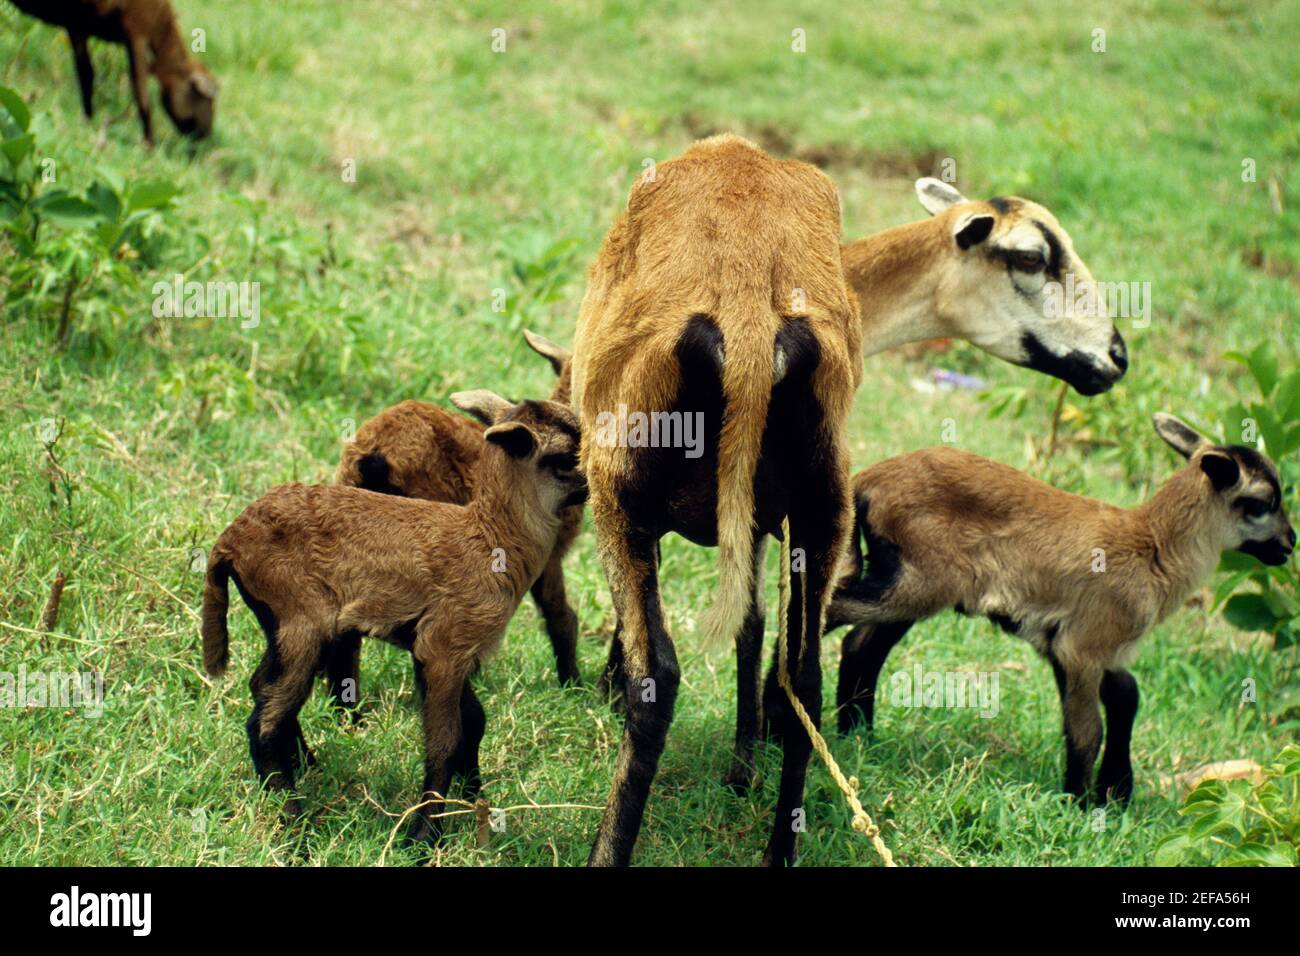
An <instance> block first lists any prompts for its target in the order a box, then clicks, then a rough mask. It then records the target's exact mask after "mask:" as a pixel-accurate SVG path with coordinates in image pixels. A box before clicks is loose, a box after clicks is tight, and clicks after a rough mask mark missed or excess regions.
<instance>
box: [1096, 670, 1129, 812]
mask: <svg viewBox="0 0 1300 956" xmlns="http://www.w3.org/2000/svg"><path fill="white" fill-rule="evenodd" d="M1101 704H1102V707H1104V708H1105V710H1106V743H1105V748H1104V749H1103V750H1102V755H1101V769H1100V770H1098V771H1097V799H1098V800H1099V801H1100V802H1102V803H1105V802H1106V801H1107V800H1114V801H1115V802H1116V803H1118V804H1120V806H1126V805H1127V804H1128V802H1129V798H1130V797H1132V796H1133V763H1132V760H1131V759H1130V758H1129V743H1130V741H1131V740H1132V738H1133V720H1134V718H1136V717H1137V711H1138V684H1137V679H1136V678H1134V676H1133V675H1132V674H1130V673H1129V672H1128V671H1126V670H1124V669H1123V668H1118V669H1116V670H1113V671H1107V672H1106V673H1105V675H1104V676H1103V677H1102V679H1101Z"/></svg>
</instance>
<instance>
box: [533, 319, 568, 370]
mask: <svg viewBox="0 0 1300 956" xmlns="http://www.w3.org/2000/svg"><path fill="white" fill-rule="evenodd" d="M524 341H525V342H527V343H528V347H529V348H530V349H532V350H533V351H534V352H536V353H537V354H538V355H540V356H541V357H542V358H544V359H546V360H547V361H548V362H550V363H551V368H552V369H553V370H554V371H555V374H556V375H559V374H560V372H561V371H563V369H564V363H565V362H567V361H568V360H569V359H571V358H573V353H572V352H570V351H569V350H568V349H566V348H565V347H564V346H562V345H557V344H556V343H554V342H552V341H551V340H550V339H548V338H547V337H546V336H544V335H538V334H537V333H536V332H530V331H529V330H528V329H524Z"/></svg>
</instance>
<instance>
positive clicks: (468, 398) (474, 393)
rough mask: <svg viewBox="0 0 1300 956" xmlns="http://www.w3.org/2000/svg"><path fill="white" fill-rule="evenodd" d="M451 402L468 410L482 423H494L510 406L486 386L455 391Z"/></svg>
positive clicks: (463, 410)
mask: <svg viewBox="0 0 1300 956" xmlns="http://www.w3.org/2000/svg"><path fill="white" fill-rule="evenodd" d="M451 403H452V404H453V405H455V406H456V407H457V408H459V409H460V410H461V411H462V412H469V414H471V415H473V416H474V417H475V418H477V419H478V420H479V421H481V422H482V423H483V424H484V425H493V424H495V423H496V420H497V419H498V418H500V417H501V416H502V415H504V414H505V413H506V411H507V410H508V409H509V408H510V407H511V405H510V403H509V402H507V401H506V400H505V399H504V398H502V397H501V396H500V395H498V394H497V393H496V392H490V391H488V390H487V389H486V388H476V389H472V390H470V391H468V392H456V393H455V394H454V395H452V396H451Z"/></svg>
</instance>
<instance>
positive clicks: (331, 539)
mask: <svg viewBox="0 0 1300 956" xmlns="http://www.w3.org/2000/svg"><path fill="white" fill-rule="evenodd" d="M452 401H453V402H454V403H455V404H456V405H457V406H458V407H460V408H462V409H464V410H466V411H469V412H471V413H472V414H474V415H476V416H478V417H479V418H482V419H485V420H491V421H492V422H493V424H492V426H491V427H490V428H488V429H487V431H485V432H484V433H483V438H484V442H485V448H484V450H483V453H482V454H481V456H480V459H479V464H478V473H477V474H476V476H475V480H474V487H475V495H474V498H473V499H472V500H471V501H470V502H469V503H468V504H466V505H454V504H447V503H444V502H433V501H422V500H420V499H418V498H399V497H395V496H393V495H382V494H377V493H375V492H373V491H365V490H363V489H360V488H349V487H345V486H341V485H316V486H312V485H302V484H296V483H295V484H288V485H281V486H279V487H278V488H275V489H273V490H271V491H270V492H268V493H267V494H266V495H264V496H262V497H261V498H259V499H257V500H256V501H254V502H253V503H252V504H251V505H249V506H248V507H247V508H245V509H244V511H243V512H242V513H241V514H240V515H239V517H237V518H236V519H235V520H234V521H233V522H232V523H231V524H230V527H228V528H227V529H226V530H225V531H224V532H222V534H221V536H220V537H219V538H218V539H217V543H216V545H215V546H214V547H213V549H212V553H211V555H210V556H209V558H208V570H207V579H206V581H205V584H204V589H203V615H202V633H203V664H204V667H205V668H206V669H207V671H208V673H209V674H212V675H214V676H215V675H219V674H221V673H223V672H224V670H225V668H226V663H227V658H228V642H229V638H228V635H227V630H226V613H227V608H228V594H227V591H228V582H229V581H231V580H233V581H234V582H235V586H236V587H237V588H238V589H239V593H240V594H241V595H242V596H243V598H244V602H245V603H246V604H247V605H248V606H249V607H250V608H251V609H252V610H253V612H254V614H256V615H257V620H258V623H259V624H261V626H262V629H263V630H264V631H265V632H266V653H265V655H264V656H263V657H262V662H261V664H259V665H258V667H257V670H256V672H255V673H254V674H253V677H252V679H251V680H250V681H249V688H250V689H251V690H252V692H253V699H254V707H253V712H252V714H251V716H250V717H249V718H248V724H247V729H248V743H249V749H250V751H251V753H252V757H253V765H254V767H255V768H256V770H257V773H258V775H259V777H260V778H261V779H262V781H263V782H264V784H265V785H266V786H267V788H268V789H274V790H292V789H293V777H294V770H295V769H296V767H297V765H298V763H299V759H300V758H299V747H300V746H301V747H302V752H303V755H304V758H305V759H306V760H307V762H308V763H310V762H311V759H312V758H311V754H310V751H308V750H307V748H306V742H305V740H304V739H303V734H302V727H301V726H300V725H299V723H298V711H299V709H300V708H301V707H302V705H303V702H304V701H305V700H306V699H307V695H308V694H309V693H310V692H311V685H312V680H313V678H314V676H315V675H316V674H317V673H318V672H320V671H321V670H322V669H323V668H326V667H328V666H329V662H330V661H331V659H332V657H333V655H332V651H333V649H334V648H335V647H337V646H338V645H339V642H340V641H342V642H350V641H351V640H352V636H353V635H355V634H363V635H365V636H368V637H375V638H379V639H381V640H385V641H388V642H390V643H393V644H396V645H398V646H399V647H403V648H406V649H407V650H409V651H410V652H411V657H412V658H413V660H414V662H415V678H416V685H417V686H418V687H419V689H420V698H421V704H422V710H423V718H424V749H425V772H424V785H423V787H422V788H421V798H420V800H421V802H422V803H424V806H423V807H422V808H421V809H420V810H419V811H418V816H417V817H416V819H415V820H414V822H413V823H412V826H411V830H410V833H409V836H410V837H411V838H412V839H417V840H428V841H431V842H432V841H435V840H436V839H437V838H438V836H439V835H440V832H441V822H440V820H439V819H438V814H439V813H440V812H441V810H442V800H443V799H444V798H445V797H446V794H447V787H448V784H449V783H450V779H451V775H452V774H453V773H462V774H464V775H466V777H467V789H469V790H470V791H471V792H473V791H475V790H477V787H478V749H479V742H480V740H481V739H482V736H483V729H484V725H485V718H484V715H483V708H482V706H481V705H480V704H479V702H478V698H477V697H476V696H475V694H474V690H473V688H472V687H470V685H469V683H468V677H469V675H470V673H471V672H472V671H473V669H474V668H475V667H476V666H477V664H478V662H479V661H480V660H481V659H482V658H483V657H484V656H486V655H488V654H490V653H491V652H492V651H494V650H495V649H496V647H497V646H498V645H499V643H500V642H501V638H502V637H503V635H504V634H505V632H506V627H507V625H509V623H510V619H511V617H513V616H514V613H515V609H516V608H518V606H519V602H520V600H521V599H522V598H523V596H524V594H525V592H526V591H527V590H528V588H529V586H530V585H531V584H532V583H533V581H535V580H536V579H537V575H538V574H540V573H541V571H542V568H543V567H544V566H545V565H546V562H547V561H548V560H549V559H550V556H551V555H552V554H553V553H554V551H555V541H556V538H557V537H558V536H559V534H560V530H561V528H562V527H563V526H564V517H563V514H564V510H565V509H566V508H571V507H573V506H574V505H576V504H579V503H580V502H581V501H582V499H583V498H584V497H585V494H586V482H585V480H584V478H583V476H582V473H581V472H580V471H579V470H578V422H577V417H576V416H575V415H574V414H573V412H572V411H571V410H570V409H569V407H568V406H567V405H561V404H557V403H555V402H524V403H523V404H520V405H511V404H510V403H509V402H507V401H506V400H505V399H503V398H499V397H498V396H496V395H494V394H492V393H491V392H487V391H473V392H460V393H457V394H456V395H453V396H452ZM286 812H287V813H288V814H289V815H290V816H296V815H297V814H298V813H300V812H301V807H300V806H299V804H298V802H297V800H295V799H290V800H289V802H288V803H286Z"/></svg>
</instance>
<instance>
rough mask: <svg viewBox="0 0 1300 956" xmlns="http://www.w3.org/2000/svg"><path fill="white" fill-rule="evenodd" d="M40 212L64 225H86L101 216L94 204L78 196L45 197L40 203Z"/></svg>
mask: <svg viewBox="0 0 1300 956" xmlns="http://www.w3.org/2000/svg"><path fill="white" fill-rule="evenodd" d="M39 210H40V214H41V215H42V216H43V217H45V218H46V219H49V220H51V221H53V222H57V223H59V224H60V225H64V226H86V225H89V224H90V223H92V222H95V221H96V220H97V219H99V218H100V214H99V210H98V209H96V208H95V206H94V205H92V204H91V203H89V202H87V201H86V200H84V199H81V198H80V197H78V196H69V195H66V194H64V195H61V196H54V197H53V198H50V197H45V198H44V199H43V200H42V201H41V202H40V203H39Z"/></svg>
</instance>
